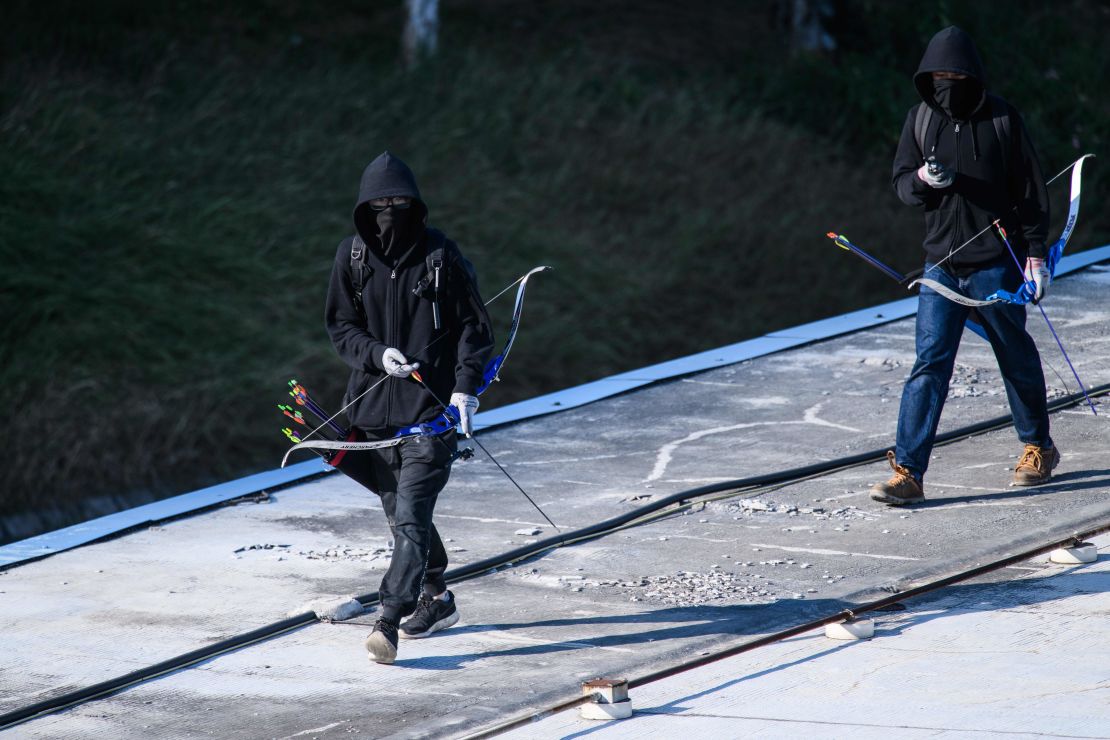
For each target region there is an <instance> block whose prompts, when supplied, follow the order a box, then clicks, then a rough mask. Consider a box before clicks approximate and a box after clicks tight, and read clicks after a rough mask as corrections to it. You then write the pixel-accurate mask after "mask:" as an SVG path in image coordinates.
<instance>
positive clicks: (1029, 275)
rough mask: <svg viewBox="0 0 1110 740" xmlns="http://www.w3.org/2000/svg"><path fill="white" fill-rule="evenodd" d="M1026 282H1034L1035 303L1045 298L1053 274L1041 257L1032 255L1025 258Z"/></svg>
mask: <svg viewBox="0 0 1110 740" xmlns="http://www.w3.org/2000/svg"><path fill="white" fill-rule="evenodd" d="M1025 282H1027V283H1033V287H1034V293H1033V303H1039V302H1040V300H1041V299H1042V298H1044V294H1045V291H1046V290H1048V284H1049V283H1051V282H1052V275H1051V274H1050V273H1049V272H1048V267H1046V266H1045V263H1044V260H1043V259H1041V258H1040V257H1030V258H1028V259H1027V260H1025Z"/></svg>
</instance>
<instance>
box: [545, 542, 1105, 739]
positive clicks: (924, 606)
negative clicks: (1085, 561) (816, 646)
mask: <svg viewBox="0 0 1110 740" xmlns="http://www.w3.org/2000/svg"><path fill="white" fill-rule="evenodd" d="M1108 559H1110V556H1108V555H1100V556H1099V560H1100V561H1103V562H1105V561H1106V560H1108ZM1085 567H1086V566H1083V565H1077V566H1075V567H1074V568H1071V569H1069V570H1067V571H1065V572H1063V573H1053V574H1050V575H1051V578H1050V576H1048V575H1046V576H1042V577H1040V578H1035V579H1026V580H1022V581H1019V582H1014V581H1002V582H995V583H973V584H963V585H957V586H952V587H950V588H947V589H943V590H941V591H938V592H937V593H936V594H933V595H931V596H923V597H920V598H919V599H916V600H915V608H916V609H918V610H919V611H918V612H916V613H915V612H903V613H902V614H900V615H898V616H897V617H895V619H899V620H902V621H900V622H897V623H892V622H884V623H882V624H880V625H878V626H877V628H876V632H875V637H874V638H873V639H878V640H882V639H886V638H888V637H894V636H897V635H899V634H901V633H902V632H903V631H905V630H907V629H910V628H913V627H920V626H921V625H923V624H926V623H928V622H931V621H933V620H936V619H942V618H944V617H947V616H950V615H951V614H952V613H953V612H959V613H967V612H972V611H997V610H1001V609H1013V608H1016V607H1020V606H1030V605H1033V604H1039V603H1047V602H1050V601H1055V600H1057V599H1061V598H1067V597H1070V596H1076V595H1081V594H1098V593H1105V592H1106V591H1107V590H1110V573H1108V572H1100V573H1088V572H1082V571H1083V568H1085ZM1049 580H1051V583H1048V582H1045V581H1049ZM985 597H990V598H989V600H987V601H983V599H984V598H985ZM953 600H959V601H962V600H967V601H971V600H975V603H973V604H969V605H963V604H956V605H953V606H947V607H944V608H942V609H936V604H937V602H941V601H944V602H947V601H953ZM930 604H932V605H933V608H932V609H930ZM925 610H928V611H925ZM876 614H877V613H872V614H871V615H870V616H873V617H874V616H876ZM815 639H820V637H819V636H817V635H813V634H810V635H803V636H799V637H796V638H792V639H791V640H785V641H784V642H793V641H800V640H815ZM853 645H854V642H840V643H837V644H834V645H832V646H831V647H828V648H826V649H824V650H818V651H817V652H815V653H813V654H811V655H807V656H805V657H802V658H799V659H797V660H794V661H790V662H788V663H781V664H778V665H774V666H771V667H768V668H765V669H763V670H760V671H756V672H754V673H749V674H745V675H743V676H737V677H736V678H731V679H729V680H727V681H725V682H723V683H720V684H717V685H716V686H712V687H710V688H707V689H703V690H701V691H698V692H696V693H693V694H687V695H685V696H682V697H679V698H677V699H674V700H672V701H669V702H667V703H666V704H661V705H659V706H654V707H642V708H641V707H637V710H636V713H635V714H633V716H632V717H631V718H630V719H628V720H622V723H627V722H632V721H635V719H636V717H637V716H640V717H644V716H651V715H660V714H675V715H677V714H682V713H683V712H684V711H686V710H687V709H689V707H688V706H684V705H685V704H687V703H689V702H693V701H696V700H697V699H700V698H702V697H705V696H709V695H712V694H714V693H717V692H719V691H724V690H726V689H728V688H730V687H732V686H736V685H738V684H741V683H743V682H745V681H750V680H754V679H758V678H762V677H763V676H767V675H770V674H772V673H776V672H779V671H784V670H789V669H791V668H794V667H797V666H800V665H803V664H805V663H808V662H810V661H814V660H818V659H820V658H823V657H825V656H827V655H831V654H833V653H836V652H839V651H841V650H844V649H846V648H850V647H852V646H853ZM610 724H611V723H610V722H602V723H598V724H597V725H596V726H594V727H590V728H588V729H585V730H581V731H579V732H575V733H572V734H569V735H565V736H563V738H562V740H571V739H572V738H579V737H585V736H587V735H592V734H594V733H595V732H599V731H602V730H604V729H606V727H607V726H609V725H610Z"/></svg>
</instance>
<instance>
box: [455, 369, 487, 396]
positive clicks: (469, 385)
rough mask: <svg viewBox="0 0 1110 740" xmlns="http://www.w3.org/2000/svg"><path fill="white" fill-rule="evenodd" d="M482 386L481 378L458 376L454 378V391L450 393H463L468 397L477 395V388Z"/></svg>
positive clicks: (468, 375)
mask: <svg viewBox="0 0 1110 740" xmlns="http://www.w3.org/2000/svg"><path fill="white" fill-rule="evenodd" d="M481 384H482V378H481V376H474V375H470V374H467V375H459V376H457V377H456V378H455V390H453V391H451V392H452V393H465V394H466V395H468V396H477V395H478V386H480V385H481Z"/></svg>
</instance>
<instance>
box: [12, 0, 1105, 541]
mask: <svg viewBox="0 0 1110 740" xmlns="http://www.w3.org/2000/svg"><path fill="white" fill-rule="evenodd" d="M395 5H396V6H397V7H395ZM399 5H400V3H396V4H385V3H371V2H355V1H354V0H348V2H345V3H343V2H337V3H331V4H329V6H330V8H329V10H328V11H327V12H326V13H323V12H322V11H320V10H319V9H318V8H319V7H320V6H318V5H317V4H314V3H297V2H277V0H269V1H268V2H261V3H246V2H243V3H231V4H230V5H228V4H227V3H216V2H191V3H174V4H161V3H145V2H139V1H138V0H133V1H131V2H122V1H120V0H117V1H116V2H101V3H81V2H38V3H30V2H18V3H15V7H14V8H12V9H9V11H8V12H7V13H6V14H5V15H6V16H7V22H6V24H5V26H6V29H5V30H4V31H3V32H2V33H3V34H4V36H5V38H4V41H5V44H4V50H5V51H4V54H5V58H4V67H3V71H2V76H0V80H2V87H0V90H2V92H0V94H2V109H0V131H2V138H0V172H2V173H3V176H2V179H0V190H2V193H0V195H2V197H0V258H2V260H3V273H2V275H3V277H2V278H0V286H2V291H0V309H2V310H3V316H4V322H3V325H2V328H0V381H2V383H3V388H4V389H5V391H6V394H7V401H8V411H9V418H8V419H7V422H6V429H7V434H6V443H5V444H4V452H3V454H4V455H5V457H6V463H7V464H6V466H5V471H6V472H5V476H4V478H5V480H4V484H3V485H4V491H3V496H2V499H0V514H11V513H15V512H20V511H27V510H35V511H37V512H40V513H43V515H44V516H48V515H49V512H50V511H51V510H52V509H58V510H65V511H68V512H69V513H68V514H65V516H71V517H83V516H86V515H88V514H89V513H92V511H93V509H91V508H90V507H89V506H88V505H84V504H82V502H88V501H91V500H95V497H97V496H102V495H105V494H117V495H119V496H120V498H119V501H120V502H122V501H124V500H128V501H136V500H140V499H141V498H143V497H152V496H161V495H167V494H171V493H176V492H180V491H183V490H189V489H191V488H196V487H199V486H202V485H206V484H211V483H214V482H217V481H220V480H224V479H227V478H228V477H231V476H236V475H241V474H245V473H248V472H252V471H257V470H262V469H268V468H272V467H275V466H276V464H277V461H278V459H279V458H280V455H281V453H282V451H283V450H284V448H285V447H286V445H287V443H286V442H285V440H284V439H283V438H282V437H281V435H280V434H279V433H278V427H279V425H281V421H282V417H281V416H280V415H279V414H278V412H277V410H276V409H275V408H274V405H275V404H277V403H280V402H282V401H283V394H284V387H285V381H286V380H287V379H288V378H289V377H297V378H299V379H301V380H302V381H303V382H305V383H306V384H307V385H308V387H309V389H310V390H311V391H312V392H313V393H314V395H316V396H318V397H319V399H320V400H321V401H324V402H325V403H326V404H327V405H334V406H337V402H338V399H339V397H340V395H341V392H342V388H343V385H344V379H345V375H346V371H345V369H344V368H343V367H342V365H341V364H340V363H339V361H338V360H337V359H336V358H335V356H334V354H333V352H332V350H331V347H330V345H329V343H328V340H327V337H326V335H325V333H324V331H323V326H322V304H323V295H324V291H325V287H326V281H327V275H328V272H329V270H330V267H331V261H332V258H333V255H334V253H335V246H336V244H337V243H338V242H339V240H340V239H342V238H343V237H344V236H345V235H347V234H348V233H349V232H350V230H351V227H350V218H349V216H350V209H351V207H352V205H353V201H354V197H355V194H356V191H357V184H358V178H359V175H360V174H361V171H362V167H363V166H364V165H365V164H366V163H367V162H368V161H369V160H370V159H371V158H373V157H374V156H375V155H377V154H378V153H379V152H380V151H381V150H383V149H386V148H388V149H390V150H392V151H393V152H395V153H397V154H398V155H399V156H401V157H402V158H404V159H405V160H406V161H408V162H409V164H410V165H411V166H412V167H413V169H414V170H415V172H416V173H417V176H418V178H419V180H420V183H421V189H422V191H423V192H424V195H425V198H426V200H427V201H428V202H429V204H430V208H431V220H432V222H433V223H435V224H436V225H439V226H441V227H442V228H444V229H445V230H446V231H447V232H448V233H449V234H451V235H452V236H454V237H455V238H456V239H457V240H458V241H459V242H460V244H462V246H463V248H464V249H465V251H466V252H467V254H468V255H469V256H470V257H471V259H472V260H473V261H474V263H475V264H476V265H477V266H478V269H479V272H480V275H481V277H482V284H483V288H484V292H485V293H486V294H487V295H492V294H493V293H495V292H496V291H497V290H498V289H499V288H500V287H501V286H503V285H505V284H507V283H508V282H510V281H511V280H512V279H513V278H515V277H516V276H517V275H519V274H520V273H522V272H524V271H525V270H526V269H528V268H529V267H531V266H534V265H536V264H539V263H545V264H551V265H554V266H555V267H556V272H554V273H550V274H549V275H545V276H543V277H542V278H540V279H538V280H537V281H535V285H534V287H533V288H532V291H534V292H533V293H532V294H531V298H530V303H529V305H528V306H527V307H526V309H525V317H524V322H525V323H524V327H523V330H522V332H521V335H520V338H519V340H518V343H517V345H516V347H515V349H514V355H513V359H512V365H511V367H510V368H509V370H508V371H507V372H506V373H505V382H504V383H503V384H501V385H500V386H499V387H497V388H495V389H494V390H491V391H490V392H489V393H488V394H487V395H486V396H484V397H483V404H484V405H485V406H486V407H487V408H488V407H492V406H495V405H501V404H504V403H507V402H510V401H513V400H518V399H521V398H525V397H528V396H531V395H534V394H537V393H540V392H545V391H550V390H554V389H557V388H561V387H566V386H569V385H574V384H578V383H582V382H585V381H588V380H591V379H594V378H597V377H601V376H604V375H608V374H611V373H613V372H618V371H621V370H625V369H629V368H633V367H637V366H641V365H645V364H649V363H654V362H658V361H662V360H665V359H669V358H672V357H676V356H680V355H684V354H688V353H691V352H695V351H699V350H702V349H705V348H708V347H713V346H718V345H721V344H726V343H730V342H735V341H739V340H741V339H744V338H748V337H752V336H755V335H759V334H762V333H765V332H767V331H771V330H774V329H777V328H780V327H783V326H788V325H792V324H796V323H800V322H804V321H808V320H814V319H817V318H820V317H823V316H826V315H829V314H833V313H837V312H841V311H844V310H849V309H853V308H858V307H861V306H864V305H870V304H873V303H876V302H880V301H886V300H893V299H896V298H898V297H901V295H903V293H902V292H901V291H900V289H899V288H898V287H897V286H895V285H893V284H891V283H889V282H888V281H887V280H886V278H884V277H883V276H882V275H880V274H878V273H877V272H874V271H872V270H871V269H869V268H868V267H867V266H866V265H863V264H862V263H859V262H857V261H856V260H854V259H852V258H851V257H849V256H848V255H846V254H844V253H842V252H840V251H839V250H836V249H834V248H832V246H831V245H830V244H829V243H828V240H826V239H825V238H824V233H825V232H826V231H827V230H829V229H835V230H838V231H844V232H846V233H847V234H849V235H850V236H851V237H852V238H853V239H854V240H856V241H857V242H858V243H860V244H861V245H865V246H867V247H869V248H871V249H873V250H874V252H875V253H876V254H877V255H879V256H880V257H881V258H883V259H885V260H888V261H889V262H890V263H892V264H894V265H896V266H898V267H899V268H901V269H904V270H909V269H912V268H913V267H915V266H917V264H918V262H919V261H920V254H919V250H918V243H919V239H920V234H921V223H920V216H919V214H917V213H916V212H914V211H912V210H911V209H908V208H905V207H903V206H901V205H900V204H899V203H898V202H897V200H896V199H895V197H894V195H893V193H892V191H891V189H890V187H889V168H890V158H891V155H892V153H893V149H894V146H895V143H896V141H897V137H898V134H899V132H900V128H901V124H902V121H903V120H904V116H905V112H906V110H907V109H908V108H909V106H910V105H912V104H913V103H914V102H915V98H914V91H913V88H912V85H911V83H910V79H909V78H910V75H911V74H912V72H913V70H914V69H915V68H916V65H917V62H918V60H919V57H920V53H921V51H923V49H924V44H925V42H926V41H927V40H928V38H929V37H930V36H931V34H932V33H933V32H935V31H936V30H938V29H939V28H941V27H943V26H944V25H947V24H949V23H957V24H959V25H961V26H963V27H964V28H965V29H966V30H968V31H969V32H970V33H971V34H972V35H973V36H974V37H975V38H976V39H977V41H978V43H979V45H980V50H981V52H982V53H983V56H984V58H985V60H986V63H987V67H988V70H989V71H991V72H992V73H993V79H994V81H995V82H996V84H995V85H994V86H993V87H994V89H995V90H996V91H997V92H999V93H1000V94H1002V95H1004V96H1005V97H1007V98H1009V99H1010V100H1011V101H1012V102H1014V103H1015V104H1016V105H1017V106H1018V107H1019V108H1020V109H1021V110H1022V111H1023V112H1024V114H1025V116H1026V119H1027V121H1028V123H1029V126H1030V128H1031V130H1032V132H1033V135H1034V137H1035V140H1036V142H1037V145H1038V148H1039V150H1040V152H1041V157H1042V162H1043V164H1044V168H1045V170H1046V171H1047V172H1049V173H1055V172H1056V171H1058V170H1059V169H1061V168H1062V167H1064V166H1065V165H1066V164H1068V163H1069V162H1071V161H1072V160H1073V159H1074V158H1075V156H1077V154H1078V153H1079V152H1081V151H1094V152H1097V153H1098V154H1099V155H1100V156H1102V157H1103V158H1105V157H1108V156H1110V151H1108V150H1107V147H1106V142H1107V140H1108V138H1110V116H1108V115H1107V105H1108V103H1107V99H1106V96H1105V95H1102V94H1101V93H1100V92H1099V91H1100V90H1101V85H1102V81H1104V80H1106V79H1107V78H1110V69H1108V66H1110V57H1108V56H1107V55H1106V54H1105V53H1102V52H1101V51H1100V49H1101V44H1102V35H1103V34H1102V33H1101V30H1102V29H1105V28H1106V27H1107V21H1108V20H1110V14H1108V10H1107V8H1106V6H1105V4H1102V3H1098V2H1094V1H1093V0H1092V1H1090V2H1068V3H1056V4H1051V5H1050V4H1044V3H1039V2H1032V1H1029V0H1023V1H1021V2H983V3H966V4H965V3H958V4H957V3H947V2H941V3H937V4H936V5H935V6H932V7H931V8H926V7H925V5H924V4H913V5H908V4H901V3H887V2H879V1H878V0H870V1H868V0H845V2H843V3H841V6H842V7H841V10H840V15H839V16H838V18H837V20H836V24H835V27H834V28H833V31H834V33H835V35H836V36H837V39H838V41H839V43H840V45H841V50H840V51H839V52H838V53H837V54H836V56H835V57H831V58H824V57H823V58H805V57H796V56H792V55H791V54H790V53H789V51H788V50H787V48H786V46H785V44H784V42H783V40H782V38H781V37H782V32H781V31H780V30H779V29H777V28H775V25H774V21H773V19H774V15H775V14H774V12H773V9H774V6H775V4H774V3H771V2H767V3H757V2H748V3H724V2H710V1H708V0H693V1H692V2H687V3H683V4H681V5H680V6H678V5H675V4H674V3H668V2H657V1H656V0H619V1H616V0H615V1H613V2H604V3H597V2H591V1H587V0H560V1H559V2H554V0H552V1H550V2H544V3H513V2H507V1H504V0H500V1H495V0H457V2H448V3H445V4H444V7H443V10H442V12H443V18H442V27H441V44H442V48H441V52H440V54H439V55H438V57H437V58H435V59H434V60H432V61H430V62H428V63H426V64H424V65H423V66H422V67H421V68H419V69H416V70H413V71H404V70H402V69H400V67H399V66H398V64H397V57H398V50H397V49H398V39H399V35H400V28H401V24H402V18H401V9H400V7H399ZM1090 171H1091V174H1090V175H1089V176H1088V177H1089V178H1090V179H1089V180H1088V186H1087V189H1086V193H1088V195H1087V198H1089V200H1088V201H1086V202H1088V203H1092V204H1098V203H1101V202H1102V201H1103V200H1104V198H1105V196H1106V193H1107V184H1108V182H1110V176H1108V175H1107V174H1106V173H1107V167H1106V165H1105V163H1103V162H1102V160H1101V159H1100V160H1096V162H1095V164H1094V166H1092V167H1091V168H1090ZM1061 185H1062V187H1061V186H1054V190H1053V203H1054V207H1055V208H1056V209H1057V212H1056V213H1055V218H1054V224H1058V223H1059V221H1060V215H1061V213H1062V212H1063V211H1064V203H1065V200H1066V195H1065V194H1066V182H1063V181H1062V182H1061ZM1055 228H1058V227H1057V226H1056V225H1054V229H1055ZM1107 241H1110V215H1107V212H1106V211H1105V209H1101V208H1099V207H1098V206H1097V205H1094V206H1092V205H1087V207H1086V209H1085V211H1084V213H1083V216H1082V218H1081V219H1080V224H1079V229H1078V230H1077V232H1076V234H1075V236H1074V237H1073V242H1072V244H1073V249H1075V250H1080V249H1084V248H1088V247H1091V246H1095V245H1100V244H1104V243H1106V242H1107ZM502 301H504V302H500V301H499V302H498V303H497V304H494V306H493V307H492V308H491V311H492V313H493V314H494V316H495V318H497V319H498V321H499V322H500V323H499V327H504V325H505V319H506V318H507V313H508V310H509V305H510V304H509V301H508V300H505V299H502ZM284 400H288V398H287V397H284ZM107 505H108V506H111V505H114V504H112V503H111V502H109V504H107ZM42 521H43V523H44V524H48V525H49V526H57V525H58V524H60V523H63V522H62V520H61V519H59V518H53V519H50V518H44V519H43V520H42ZM0 534H2V532H0Z"/></svg>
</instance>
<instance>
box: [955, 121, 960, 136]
mask: <svg viewBox="0 0 1110 740" xmlns="http://www.w3.org/2000/svg"><path fill="white" fill-rule="evenodd" d="M956 133H957V134H958V133H960V124H958V123H957V124H956Z"/></svg>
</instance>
